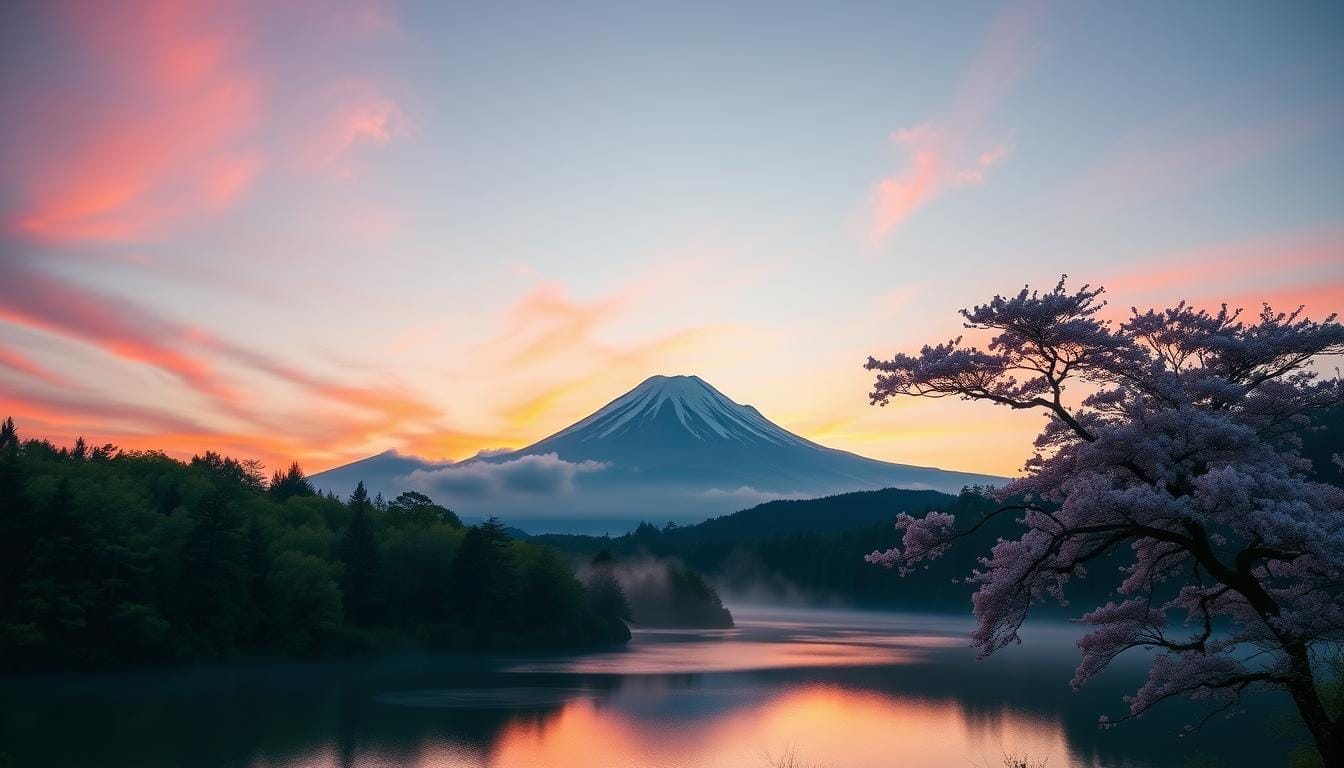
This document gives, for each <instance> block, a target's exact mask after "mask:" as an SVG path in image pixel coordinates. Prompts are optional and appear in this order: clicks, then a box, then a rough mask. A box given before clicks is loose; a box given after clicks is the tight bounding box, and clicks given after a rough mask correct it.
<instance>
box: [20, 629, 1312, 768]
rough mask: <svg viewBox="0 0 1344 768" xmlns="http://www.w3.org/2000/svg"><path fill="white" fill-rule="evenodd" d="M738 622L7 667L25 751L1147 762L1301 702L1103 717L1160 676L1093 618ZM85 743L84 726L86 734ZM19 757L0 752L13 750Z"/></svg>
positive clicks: (1105, 766) (516, 759) (157, 760)
mask: <svg viewBox="0 0 1344 768" xmlns="http://www.w3.org/2000/svg"><path fill="white" fill-rule="evenodd" d="M734 615H735V618H736V621H737V626H736V627H735V628H733V629H724V630H676V629H661V630H641V629H636V630H635V633H634V634H635V637H634V640H633V641H632V642H631V643H630V645H629V646H628V647H627V648H625V649H619V650H611V651H604V652H596V653H585V654H566V655H555V656H544V657H535V656H524V657H493V658H489V659H481V658H469V657H433V658H424V657H420V658H402V659H391V660H389V659H384V660H380V661H368V662H359V663H356V662H347V663H330V664H294V665H273V666H259V665H249V666H232V667H213V668H201V669H195V670H178V671H163V672H141V673H117V674H109V675H98V676H81V677H65V678H61V679H60V680H56V681H53V680H51V679H47V680H44V681H42V682H38V681H22V680H18V681H9V682H7V683H6V684H5V685H4V687H3V690H4V693H3V694H0V697H2V698H0V743H3V744H4V746H3V747H0V754H4V755H5V757H6V759H8V760H9V761H10V763H11V764H14V765H53V766H75V765H103V766H108V765H127V766H130V765H135V766H168V765H193V766H257V767H261V766H265V767H267V768H270V767H281V766H283V767H285V768H300V767H301V766H302V767H304V768H308V767H311V768H326V767H328V766H330V767H332V768H340V767H345V766H357V767H359V768H375V767H378V768H381V767H382V766H403V765H409V766H426V767H429V766H445V767H448V766H451V767H454V768H456V767H458V766H464V767H465V766H492V767H498V768H506V767H507V768H514V767H517V768H525V767H527V768H541V767H542V766H545V767H547V768H580V767H582V768H597V767H601V766H607V767H609V768H636V767H638V768H644V767H646V766H668V767H671V766H685V767H688V768H721V767H722V768H729V767H733V768H738V767H744V768H751V767H752V766H766V765H768V764H769V762H770V760H771V759H772V758H776V759H777V758H779V757H781V756H783V755H785V754H790V753H791V754H794V755H795V756H796V757H797V758H798V759H799V760H801V761H803V763H804V764H808V765H811V764H817V765H824V766H829V767H832V768H848V767H853V768H866V767H868V766H871V767H873V768H877V767H878V766H881V767H882V768H890V767H891V766H933V767H934V768H939V767H941V766H947V767H948V768H951V767H952V766H956V767H957V768H963V767H964V766H968V765H981V766H998V765H1000V764H1001V763H1002V758H1003V756H1004V755H1005V754H1014V753H1015V754H1030V755H1031V756H1032V757H1033V758H1036V759H1042V758H1044V759H1047V760H1048V763H1047V764H1048V765H1049V766H1098V767H1102V768H1146V767H1153V768H1156V767H1157V766H1182V765H1185V764H1187V763H1186V760H1187V758H1189V757H1191V756H1198V757H1200V759H1204V760H1206V762H1204V763H1202V764H1204V765H1210V764H1214V765H1225V766H1261V765H1272V764H1280V763H1281V762H1282V761H1283V760H1284V756H1285V754H1286V753H1287V751H1288V750H1289V749H1290V747H1291V746H1292V744H1293V741H1294V738H1295V736H1290V735H1288V734H1289V733H1290V732H1289V731H1288V729H1287V726H1282V727H1280V726H1277V725H1275V721H1276V719H1277V718H1278V713H1279V712H1283V711H1284V710H1283V708H1282V704H1283V702H1279V701H1276V700H1271V699H1262V700H1260V701H1257V702H1254V703H1252V705H1251V707H1250V711H1249V712H1248V713H1247V714H1245V715H1243V716H1242V717H1240V718H1239V719H1237V720H1233V721H1224V720H1217V721H1214V722H1211V723H1210V724H1208V725H1206V726H1205V728H1204V730H1203V731H1202V732H1200V733H1197V734H1195V735H1193V736H1187V737H1183V738H1182V737H1179V736H1178V735H1177V733H1178V731H1179V730H1180V728H1181V726H1182V725H1183V724H1184V723H1187V722H1192V721H1193V720H1194V719H1195V718H1197V717H1198V715H1199V710H1198V709H1197V708H1195V707H1194V706H1193V705H1191V704H1189V703H1186V702H1174V703H1173V705H1172V706H1170V707H1166V708H1163V709H1161V710H1159V711H1158V712H1155V713H1153V715H1151V716H1148V717H1145V718H1143V719H1141V720H1138V721H1135V722H1131V723H1127V724H1125V725H1123V726H1121V727H1120V728H1117V729H1112V730H1109V731H1101V730H1099V729H1098V728H1097V727H1096V718H1097V716H1098V715H1100V714H1103V713H1107V714H1112V715H1115V714H1120V713H1122V711H1123V710H1122V708H1123V702H1122V701H1121V699H1120V697H1121V695H1122V694H1123V693H1126V692H1129V691H1131V690H1132V689H1133V688H1134V687H1135V686H1136V685H1137V683H1138V681H1139V680H1140V679H1141V676H1142V674H1143V664H1142V660H1134V661H1132V662H1126V663H1124V664H1122V666H1120V667H1117V668H1116V669H1115V670H1113V671H1112V672H1111V673H1108V674H1107V675H1105V676H1103V677H1102V678H1101V679H1100V680H1098V681H1097V683H1096V684H1095V685H1093V686H1090V687H1089V688H1087V689H1084V690H1083V691H1082V692H1079V693H1074V692H1071V691H1070V690H1069V687H1068V679H1069V676H1070V674H1071V672H1072V667H1073V665H1074V664H1075V663H1076V653H1077V652H1076V649H1074V647H1073V640H1074V638H1076V636H1077V634H1078V629H1077V628H1076V627H1072V626H1070V625H1066V624H1048V623H1043V624H1038V625H1032V626H1030V627H1028V628H1027V631H1026V633H1025V639H1026V642H1025V644H1024V645H1022V646H1017V647H1012V648H1007V649H1005V650H1004V651H1003V652H1001V654H1000V655H998V656H996V657H995V658H992V659H990V660H986V661H976V660H975V659H974V657H973V653H972V652H971V650H970V649H969V648H968V647H967V641H966V635H967V632H968V631H969V629H970V621H969V619H967V618H965V617H960V616H957V617H951V616H936V615H921V614H893V613H870V612H858V611H832V610H826V611H822V610H804V609H779V608H762V607H754V606H737V607H736V608H735V610H734ZM72 734H73V735H77V738H71V735H72ZM0 764H3V763H0Z"/></svg>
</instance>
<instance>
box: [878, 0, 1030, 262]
mask: <svg viewBox="0 0 1344 768" xmlns="http://www.w3.org/2000/svg"><path fill="white" fill-rule="evenodd" d="M1044 6H1045V4H1044V2H1043V1H1040V0H1028V1H1026V2H1020V3H1016V4H1013V5H1010V6H1008V7H1007V8H1005V9H1004V10H1003V11H1001V12H1000V13H999V14H998V15H997V16H995V17H994V19H993V20H992V21H991V22H990V24H989V28H988V30H987V31H986V33H985V36H984V38H983V40H982V42H981V46H980V49H979V51H978V52H977V54H976V56H975V59H974V60H973V61H972V62H971V64H970V67H969V68H968V70H967V72H966V75H965V77H964V78H963V80H962V83H961V86H960V88H959V89H958V91H957V93H956V95H955V97H954V99H953V102H952V104H951V107H950V109H949V110H948V111H947V113H946V114H945V115H943V116H942V117H941V118H940V119H938V120H936V121H927V122H923V123H920V124H918V125H915V126H911V127H908V128H902V129H900V130H898V131H896V132H894V133H893V134H892V140H893V142H894V143H895V144H897V145H898V146H899V147H900V148H902V149H903V150H905V152H906V153H907V155H908V166H907V167H906V169H905V170H903V171H901V172H900V173H896V174H893V175H890V176H887V177H886V178H883V179H881V180H880V181H878V182H877V183H876V184H875V185H874V186H873V190H872V193H871V196H870V197H871V199H870V203H869V207H870V209H871V214H870V216H871V222H872V224H871V227H870V229H869V240H870V241H871V242H872V243H873V244H874V245H876V244H878V243H880V242H881V241H882V240H883V239H884V238H885V237H886V236H887V235H889V234H890V233H891V232H892V231H894V230H895V229H896V228H898V227H899V226H900V225H901V224H902V223H903V222H904V221H905V220H906V219H908V218H909V217H910V216H911V215H912V214H913V213H914V212H915V211H917V210H918V209H919V208H921V207H923V206H924V205H926V204H928V203H929V202H930V201H931V200H933V199H935V198H937V197H938V196H939V195H940V194H942V193H943V192H945V191H946V190H947V189H949V188H951V187H955V186H959V185H976V184H982V183H984V181H985V179H986V178H987V176H988V173H989V168H990V167H991V166H993V165H995V164H997V163H998V162H999V161H1001V160H1002V159H1003V158H1004V157H1006V156H1007V152H1008V150H1007V147H1006V146H1005V145H1003V144H995V145H993V146H992V147H990V148H989V149H979V150H972V149H971V147H972V146H973V145H975V144H976V143H977V136H978V134H979V133H981V132H982V131H983V129H984V124H985V123H986V121H987V119H988V117H989V115H990V114H991V113H992V112H993V111H994V109H995V108H996V107H997V106H998V105H999V103H1000V102H1002V101H1003V99H1004V98H1006V97H1007V95H1008V93H1009V92H1011V91H1012V89H1013V87H1014V86H1015V85H1016V83H1017V81H1018V80H1020V79H1021V78H1022V77H1023V76H1025V74H1026V72H1027V71H1028V70H1029V69H1030V67H1031V65H1032V64H1033V63H1034V61H1035V59H1036V56H1037V52H1038V48H1039V46H1038V43H1037V38H1038V37H1039V32H1038V28H1039V26H1040V23H1041V17H1042V16H1043V12H1044Z"/></svg>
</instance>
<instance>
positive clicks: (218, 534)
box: [178, 491, 250, 657]
mask: <svg viewBox="0 0 1344 768" xmlns="http://www.w3.org/2000/svg"><path fill="white" fill-rule="evenodd" d="M195 518H196V524H195V525H194V526H193V527H192V529H191V534H190V535H189V536H188V537H187V541H186V544H185V547H184V549H183V553H182V572H181V584H180V586H179V587H178V594H179V595H180V601H181V605H180V607H179V609H178V610H179V611H180V615H181V617H182V621H183V624H184V625H185V626H186V628H187V629H188V630H189V631H190V632H192V633H193V634H194V635H195V637H196V642H197V643H198V644H199V646H200V647H201V649H202V650H203V652H204V653H205V654H206V655H208V656H212V657H227V656H231V655H233V654H234V653H235V652H236V651H237V646H238V640H239V635H240V634H241V629H242V624H243V620H244V618H245V616H246V614H247V613H248V612H249V607H250V606H249V598H250V595H249V592H248V567H247V562H246V550H245V547H244V539H243V530H242V520H241V518H240V516H239V514H238V512H237V510H236V509H235V508H234V505H233V504H232V503H230V501H229V498H228V497H227V496H226V495H225V494H224V493H223V492H222V491H215V492H213V493H211V494H210V495H209V496H208V497H207V498H206V499H205V500H204V501H203V502H202V503H201V506H200V508H199V509H198V510H197V511H196V514H195Z"/></svg>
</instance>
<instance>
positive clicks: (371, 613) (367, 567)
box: [341, 482, 383, 626]
mask: <svg viewBox="0 0 1344 768" xmlns="http://www.w3.org/2000/svg"><path fill="white" fill-rule="evenodd" d="M347 506H348V507H349V509H350V524H349V525H348V526H347V527H346V529H345V537H344V539H343V540H342V541H341V561H342V562H343V563H344V564H345V571H344V575H343V578H342V587H343V591H344V593H345V620H346V622H347V623H349V624H356V625H360V626H374V625H376V624H379V623H381V619H382V618H383V601H382V585H381V583H380V579H381V576H382V571H381V566H382V557H381V555H380V553H379V551H378V537H377V534H376V533H375V531H374V523H373V512H374V507H373V503H372V502H370V501H369V492H368V491H367V490H366V489H365V488H364V483H363V482H361V483H359V484H358V485H357V486H355V491H354V493H352V494H351V495H350V502H349V504H348V505H347Z"/></svg>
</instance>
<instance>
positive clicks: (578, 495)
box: [314, 376, 999, 530]
mask: <svg viewBox="0 0 1344 768" xmlns="http://www.w3.org/2000/svg"><path fill="white" fill-rule="evenodd" d="M360 480H363V481H365V482H366V484H367V487H368V490H369V492H370V493H375V492H382V493H383V494H384V495H385V496H387V497H388V498H391V497H392V496H395V495H396V494H397V493H399V492H400V491H402V490H406V489H412V490H418V491H421V492H424V493H427V494H429V495H430V497H431V498H434V499H435V500H437V501H439V502H440V503H446V504H448V505H449V506H450V507H453V508H454V509H460V510H462V511H464V512H466V513H467V514H469V515H470V514H475V515H486V514H500V515H505V516H507V517H508V518H510V519H515V520H519V521H526V520H535V521H546V520H551V521H555V520H557V519H559V518H562V517H564V518H569V519H570V520H571V521H579V522H582V521H584V520H587V521H589V523H591V524H592V525H598V524H599V523H598V522H597V521H598V520H601V519H607V520H613V519H621V520H624V521H625V522H627V523H630V527H633V526H634V524H635V523H638V522H639V520H641V519H660V520H661V519H676V520H683V521H685V520H699V519H704V517H706V516H708V515H710V514H723V513H726V512H731V511H733V510H735V509H740V508H743V507H747V506H751V505H752V504H755V503H758V502H761V501H765V500H768V499H774V498H801V497H815V496H824V495H828V494H833V493H842V492H845V491H853V490H863V489H874V488H885V487H890V486H896V487H900V488H929V489H937V490H942V491H949V492H953V493H955V492H956V491H958V490H960V489H961V487H962V486H965V485H968V484H973V483H993V482H997V481H998V480H999V478H992V477H986V476H984V475H973V474H967V473H962V472H947V471H943V470H939V469H934V468H932V467H918V466H910V465H905V464H891V463H888V462H884V461H876V460H874V459H869V458H865V457H863V456H858V455H855V454H853V453H848V452H846V451H841V450H836V449H834V448H827V447H825V446H822V445H818V444H816V443H814V442H812V441H810V440H807V439H804V438H802V437H800V436H798V435H795V434H793V433H792V432H789V431H788V430H786V429H784V428H783V427H780V426H778V425H776V424H774V423H772V422H771V421H770V420H769V419H767V418H766V417H765V416H764V415H763V414H761V412H760V411H758V410H756V409H755V408H753V407H751V406H749V405H742V404H739V403H735V402H733V401H732V400H731V399H729V398H728V397H727V396H726V395H724V394H723V393H722V392H720V391H718V390H717V389H715V388H714V387H712V386H710V385H709V384H708V383H707V382H705V380H704V379H701V378H700V377H699V376H651V377H649V378H648V379H646V380H644V381H643V382H642V383H640V384H639V386H637V387H635V388H634V389H632V390H630V391H629V392H626V393H625V394H623V395H621V396H620V397H617V398H616V399H615V400H612V401H611V402H609V403H607V404H606V405H605V406H603V407H602V408H600V409H598V410H597V412H595V413H593V414H592V415H591V416H588V417H587V418H585V419H583V420H582V421H579V422H578V423H576V424H573V425H571V426H569V427H567V428H565V429H562V430H560V431H559V432H556V433H555V434H552V435H551V436H550V437H547V438H544V439H542V440H539V441H537V442H535V443H533V444H531V445H529V446H527V447H526V448H522V449H519V450H517V451H505V452H489V453H482V454H480V455H477V456H474V457H472V458H470V459H466V460H464V461H461V462H458V463H456V464H436V463H431V462H423V461H420V460H417V459H414V458H413V457H407V456H401V455H396V454H389V455H382V456H377V457H373V458H371V459H365V460H364V461H360V462H355V463H354V464H350V465H347V466H345V467H339V468H337V469H334V470H330V471H328V472H324V473H322V474H320V475H317V476H316V477H314V482H315V483H316V484H317V486H318V487H319V488H322V489H324V490H336V491H337V492H339V493H341V494H342V495H344V494H346V493H349V492H350V489H352V488H354V486H355V483H356V482H358V481H360ZM589 523H583V524H584V525H587V524H589ZM537 524H542V523H541V522H538V523H537ZM576 524H577V523H576ZM524 527H525V528H526V527H532V528H533V529H536V525H534V524H532V523H529V524H528V525H525V526H524ZM538 530H539V529H538ZM603 530H606V529H603Z"/></svg>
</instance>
